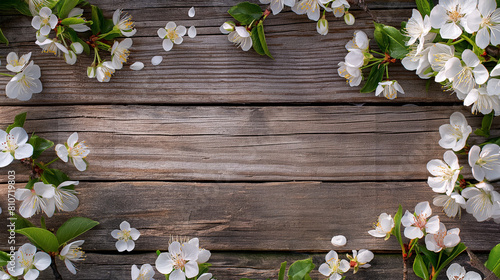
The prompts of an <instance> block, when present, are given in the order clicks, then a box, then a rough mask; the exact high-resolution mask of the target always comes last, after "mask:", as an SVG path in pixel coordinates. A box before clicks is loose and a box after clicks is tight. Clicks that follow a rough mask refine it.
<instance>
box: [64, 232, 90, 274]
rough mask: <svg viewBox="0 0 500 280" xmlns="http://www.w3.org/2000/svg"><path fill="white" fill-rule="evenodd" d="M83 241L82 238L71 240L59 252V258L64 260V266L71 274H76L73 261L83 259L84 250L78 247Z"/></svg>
mask: <svg viewBox="0 0 500 280" xmlns="http://www.w3.org/2000/svg"><path fill="white" fill-rule="evenodd" d="M84 242H85V241H84V240H78V241H73V242H71V243H69V244H68V245H66V246H64V247H63V249H62V250H61V253H60V254H59V258H60V259H61V260H64V264H65V265H66V268H67V269H68V270H69V272H71V273H73V274H76V268H75V265H74V264H73V262H77V261H83V260H85V252H84V251H82V248H81V247H80V246H82V244H83V243H84Z"/></svg>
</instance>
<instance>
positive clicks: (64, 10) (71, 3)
mask: <svg viewBox="0 0 500 280" xmlns="http://www.w3.org/2000/svg"><path fill="white" fill-rule="evenodd" d="M60 2H62V3H61V6H60V8H59V13H58V17H59V19H65V18H67V17H68V14H69V12H70V11H71V10H73V8H75V7H76V5H78V2H80V0H60Z"/></svg>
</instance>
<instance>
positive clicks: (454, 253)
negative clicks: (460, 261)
mask: <svg viewBox="0 0 500 280" xmlns="http://www.w3.org/2000/svg"><path fill="white" fill-rule="evenodd" d="M465 250H467V246H465V244H464V243H458V245H457V246H455V247H454V248H453V250H452V251H451V253H449V254H447V258H446V259H445V260H444V261H443V262H442V263H440V264H439V267H438V268H437V269H436V273H435V274H434V278H435V279H437V276H438V274H439V272H441V270H442V269H443V268H445V267H446V266H448V265H449V264H450V263H451V262H452V261H453V260H454V259H455V258H456V257H458V255H460V254H461V253H463V252H464V251H465Z"/></svg>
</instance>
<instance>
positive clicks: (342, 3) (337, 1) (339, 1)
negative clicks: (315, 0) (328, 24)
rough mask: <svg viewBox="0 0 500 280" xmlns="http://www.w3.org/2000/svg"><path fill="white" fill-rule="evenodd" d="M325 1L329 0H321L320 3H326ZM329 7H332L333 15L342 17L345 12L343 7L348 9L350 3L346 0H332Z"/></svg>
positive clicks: (328, 0)
mask: <svg viewBox="0 0 500 280" xmlns="http://www.w3.org/2000/svg"><path fill="white" fill-rule="evenodd" d="M325 1H326V2H327V3H328V2H330V0H323V1H321V3H322V4H326V3H325ZM331 7H332V9H333V15H334V16H335V17H342V16H343V15H344V13H345V9H346V8H347V9H349V8H350V7H351V5H349V3H348V2H347V1H346V0H334V1H333V2H332V4H331Z"/></svg>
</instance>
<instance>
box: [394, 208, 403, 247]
mask: <svg viewBox="0 0 500 280" xmlns="http://www.w3.org/2000/svg"><path fill="white" fill-rule="evenodd" d="M402 217H403V207H402V206H401V204H400V205H399V208H398V212H396V215H394V228H393V229H392V234H393V235H394V236H396V239H397V240H398V243H399V245H401V247H403V239H402V238H401V218H402Z"/></svg>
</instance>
